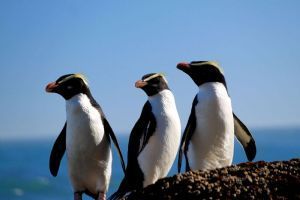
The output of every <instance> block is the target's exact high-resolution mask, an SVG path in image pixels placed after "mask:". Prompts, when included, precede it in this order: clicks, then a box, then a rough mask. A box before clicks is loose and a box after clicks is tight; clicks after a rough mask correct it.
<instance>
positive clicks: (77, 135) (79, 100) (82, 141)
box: [66, 94, 112, 194]
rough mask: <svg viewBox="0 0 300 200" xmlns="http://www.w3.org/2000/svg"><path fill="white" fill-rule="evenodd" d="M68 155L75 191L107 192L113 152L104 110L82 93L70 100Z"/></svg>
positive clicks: (68, 103)
mask: <svg viewBox="0 0 300 200" xmlns="http://www.w3.org/2000/svg"><path fill="white" fill-rule="evenodd" d="M66 110H67V138H66V146H67V147H66V148H67V158H68V168H69V175H70V179H71V183H72V186H73V189H74V191H84V190H89V191H90V192H92V193H94V194H97V193H98V192H100V191H102V192H106V191H107V188H108V185H109V180H110V175H111V163H112V155H111V149H110V145H109V143H108V142H107V140H106V139H105V136H104V127H103V124H102V120H101V117H100V113H99V112H98V111H97V110H96V109H95V108H94V107H93V106H92V105H91V103H90V100H89V98H88V97H87V96H86V95H84V94H78V95H76V96H74V97H72V98H71V99H69V100H67V101H66Z"/></svg>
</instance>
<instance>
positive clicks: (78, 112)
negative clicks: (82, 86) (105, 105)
mask: <svg viewBox="0 0 300 200" xmlns="http://www.w3.org/2000/svg"><path fill="white" fill-rule="evenodd" d="M66 111H67V148H68V147H71V146H74V145H79V146H80V147H82V148H84V147H86V148H88V146H89V145H92V146H93V145H97V144H99V143H100V142H101V140H102V138H103V135H104V126H103V123H102V120H101V116H100V113H99V112H98V111H97V109H96V108H94V107H93V106H92V105H91V103H90V100H89V98H88V97H87V96H86V95H84V94H78V95H76V96H74V97H73V98H71V99H69V100H68V101H66Z"/></svg>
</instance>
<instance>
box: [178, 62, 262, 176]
mask: <svg viewBox="0 0 300 200" xmlns="http://www.w3.org/2000/svg"><path fill="white" fill-rule="evenodd" d="M177 68H178V69H180V70H182V71H183V72H185V73H186V74H188V75H189V76H190V77H191V78H192V80H193V81H194V82H195V83H196V85H197V86H198V87H199V91H198V94H197V95H196V97H195V98H194V101H193V104H192V109H191V114H190V116H189V119H188V123H187V125H186V128H185V130H184V133H183V137H182V139H181V144H180V151H179V159H178V171H179V172H180V170H181V163H182V157H183V156H184V157H185V160H186V171H188V170H191V169H192V170H199V169H200V170H209V169H215V168H220V167H224V166H228V165H231V163H232V159H233V152H234V135H235V136H236V137H237V139H238V140H239V141H240V143H241V144H242V146H243V148H244V150H245V152H246V155H247V158H248V160H250V161H252V160H253V159H254V157H255V154H256V146H255V141H254V139H253V137H252V136H251V133H250V132H249V130H248V128H247V127H246V126H245V125H244V124H243V123H242V122H241V121H240V120H239V119H238V117H237V116H236V115H235V114H234V113H233V111H232V106H231V99H230V97H229V95H228V92H227V85H226V81H225V78H224V75H223V72H222V70H221V68H220V67H219V66H218V64H217V63H215V62H209V61H197V62H191V63H179V64H178V65H177Z"/></svg>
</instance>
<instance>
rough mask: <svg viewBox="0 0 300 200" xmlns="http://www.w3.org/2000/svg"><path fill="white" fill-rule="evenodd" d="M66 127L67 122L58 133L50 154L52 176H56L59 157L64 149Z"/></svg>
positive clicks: (60, 157)
mask: <svg viewBox="0 0 300 200" xmlns="http://www.w3.org/2000/svg"><path fill="white" fill-rule="evenodd" d="M66 129H67V122H66V123H65V125H64V127H63V129H62V130H61V132H60V134H59V135H58V137H57V139H56V141H55V143H54V145H53V147H52V150H51V154H50V160H49V168H50V172H51V174H52V176H57V173H58V169H59V165H60V162H61V159H62V157H63V155H64V153H65V151H66Z"/></svg>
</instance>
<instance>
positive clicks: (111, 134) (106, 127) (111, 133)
mask: <svg viewBox="0 0 300 200" xmlns="http://www.w3.org/2000/svg"><path fill="white" fill-rule="evenodd" d="M102 121H103V125H104V132H105V134H108V135H109V137H110V138H111V139H112V141H113V143H114V145H115V147H116V149H117V151H118V154H119V157H120V161H121V165H122V169H123V172H124V173H125V162H124V158H123V155H122V152H121V149H120V146H119V143H118V140H117V138H116V135H115V133H114V131H113V130H112V128H111V126H110V125H109V123H108V121H107V119H106V118H105V117H103V118H102Z"/></svg>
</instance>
